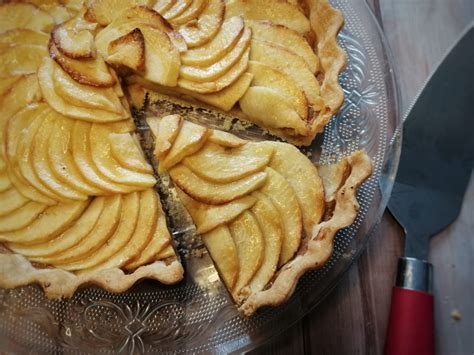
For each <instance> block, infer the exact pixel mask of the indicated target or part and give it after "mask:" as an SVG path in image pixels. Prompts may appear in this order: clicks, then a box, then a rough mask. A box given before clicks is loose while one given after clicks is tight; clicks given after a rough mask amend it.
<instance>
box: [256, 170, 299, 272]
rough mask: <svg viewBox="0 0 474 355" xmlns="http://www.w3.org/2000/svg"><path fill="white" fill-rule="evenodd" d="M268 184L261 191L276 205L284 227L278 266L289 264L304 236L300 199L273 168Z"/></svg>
mask: <svg viewBox="0 0 474 355" xmlns="http://www.w3.org/2000/svg"><path fill="white" fill-rule="evenodd" d="M266 172H267V174H268V178H267V183H266V184H265V185H264V186H263V187H262V189H261V190H260V191H261V192H262V193H263V194H265V195H266V196H267V197H268V198H270V200H271V201H272V202H273V204H274V205H275V207H276V209H277V210H278V212H279V214H280V221H281V222H282V225H283V231H284V234H283V241H282V247H281V254H280V259H279V264H278V266H282V265H284V264H285V263H286V262H288V261H289V260H290V259H291V258H292V257H293V256H294V255H295V253H296V251H297V250H298V248H299V246H300V243H301V237H302V234H303V218H302V214H301V208H300V206H299V204H298V199H297V197H296V194H295V192H294V190H293V188H292V187H291V186H290V184H289V183H288V181H287V180H286V179H285V178H284V177H283V176H282V175H280V174H279V173H277V172H276V171H275V170H273V169H272V168H267V169H266Z"/></svg>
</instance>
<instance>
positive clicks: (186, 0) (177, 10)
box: [162, 0, 193, 21]
mask: <svg viewBox="0 0 474 355" xmlns="http://www.w3.org/2000/svg"><path fill="white" fill-rule="evenodd" d="M192 2H193V0H177V1H176V2H175V3H174V4H173V6H171V7H170V8H169V9H168V10H167V11H166V12H165V13H163V14H162V16H163V17H164V18H165V19H166V20H168V21H170V20H171V19H173V18H175V17H177V16H179V15H181V14H182V13H183V12H184V11H186V10H187V9H188V8H189V7H190V6H191V4H192Z"/></svg>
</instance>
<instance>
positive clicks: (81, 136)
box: [72, 120, 137, 193]
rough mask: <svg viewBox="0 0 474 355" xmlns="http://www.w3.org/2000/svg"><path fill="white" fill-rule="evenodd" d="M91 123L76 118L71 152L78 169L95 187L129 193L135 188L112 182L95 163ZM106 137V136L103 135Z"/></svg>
mask: <svg viewBox="0 0 474 355" xmlns="http://www.w3.org/2000/svg"><path fill="white" fill-rule="evenodd" d="M91 126H92V125H91V124H90V123H87V122H82V121H78V120H76V122H75V124H74V129H73V133H72V154H73V157H74V161H75V163H76V165H77V167H78V168H79V171H80V172H81V173H82V175H83V176H84V177H85V178H86V180H87V182H88V183H90V184H92V185H94V186H96V187H97V188H99V189H101V190H104V191H108V192H113V193H130V192H133V191H136V190H137V188H136V187H134V186H130V185H124V184H120V183H117V182H113V181H112V180H110V179H108V178H107V177H106V176H105V175H103V174H102V173H101V172H100V170H99V169H98V167H97V165H96V164H95V162H94V160H93V157H92V152H91V141H90V132H91ZM104 139H106V137H104Z"/></svg>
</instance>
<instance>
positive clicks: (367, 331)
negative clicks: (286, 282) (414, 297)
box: [252, 0, 474, 355]
mask: <svg viewBox="0 0 474 355" xmlns="http://www.w3.org/2000/svg"><path fill="white" fill-rule="evenodd" d="M368 1H369V4H370V6H371V7H372V9H373V10H374V12H375V14H376V16H377V18H378V19H379V21H380V23H381V24H382V27H383V29H384V32H385V35H386V37H387V39H388V42H389V45H390V47H391V49H392V52H393V56H394V59H395V62H396V66H397V70H398V82H399V86H400V92H401V105H402V111H401V112H406V110H407V108H408V107H409V106H410V104H411V103H412V101H413V99H414V97H415V96H416V94H417V93H418V91H419V90H420V88H421V87H422V86H423V84H424V82H425V80H426V79H427V77H428V75H429V74H430V73H431V71H432V70H434V68H435V67H436V65H437V64H438V63H439V61H440V60H441V59H442V58H443V56H444V54H445V53H446V51H447V50H448V49H449V48H450V47H451V46H452V45H453V44H454V42H455V40H456V39H457V38H458V37H459V35H460V34H461V33H462V32H463V31H464V30H465V29H466V28H467V26H469V25H470V24H471V25H472V21H473V19H474V1H473V0H368ZM473 64H474V63H473ZM473 80H474V78H473ZM473 237H474V177H473V176H472V175H471V182H470V185H469V187H468V190H467V192H466V196H465V199H464V204H463V207H462V211H461V214H460V216H459V217H458V219H457V220H456V221H455V222H454V223H453V224H452V225H451V226H449V227H448V228H447V229H446V230H445V231H443V232H442V233H441V234H439V235H438V236H436V237H434V238H433V239H432V242H431V249H430V256H429V259H430V262H431V263H432V264H433V267H434V295H435V321H436V351H437V354H449V355H457V354H460V355H461V354H469V355H472V354H474V306H473V303H474V298H473V297H474V296H473V295H474V277H473V276H472V273H473V272H474V241H473ZM403 243H404V240H403V233H402V230H401V228H400V227H399V226H398V224H397V223H396V222H395V221H394V219H393V218H392V216H391V215H390V213H388V212H387V211H386V212H385V214H384V216H383V218H382V221H381V223H380V226H379V228H378V231H377V233H376V234H375V235H374V236H373V238H372V240H371V241H370V242H369V245H368V247H367V249H366V251H365V252H364V254H363V255H362V256H361V258H360V259H359V261H358V262H357V263H356V264H354V265H353V267H352V268H351V270H350V271H349V272H348V273H347V274H346V275H345V276H344V279H343V281H342V282H341V283H340V285H339V286H338V287H337V288H336V289H335V290H334V291H333V292H332V294H330V295H329V296H328V298H327V299H326V300H325V301H323V302H322V303H321V304H320V305H319V306H318V307H316V308H315V309H314V310H313V311H312V312H311V313H309V314H308V315H307V316H306V317H304V318H303V319H302V320H301V321H300V322H298V323H297V324H296V325H295V326H293V327H292V328H290V329H289V330H287V331H286V332H285V333H283V334H281V335H279V336H277V337H276V338H275V339H273V340H271V341H270V342H269V343H268V344H267V345H265V346H263V347H261V348H260V349H258V350H257V351H254V352H252V353H265V354H303V353H305V354H310V353H312V354H380V353H382V352H383V346H384V340H385V332H386V327H387V321H388V313H389V308H390V297H391V288H392V285H393V282H394V278H395V273H396V263H397V259H398V257H399V256H400V255H401V254H402V251H403ZM453 310H458V311H459V312H460V315H461V319H460V320H458V321H455V320H453V318H452V317H451V312H452V311H453Z"/></svg>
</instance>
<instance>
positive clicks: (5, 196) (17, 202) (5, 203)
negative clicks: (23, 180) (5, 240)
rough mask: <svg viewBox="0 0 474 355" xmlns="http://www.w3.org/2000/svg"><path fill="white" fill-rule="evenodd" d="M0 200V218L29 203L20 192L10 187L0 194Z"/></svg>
mask: <svg viewBox="0 0 474 355" xmlns="http://www.w3.org/2000/svg"><path fill="white" fill-rule="evenodd" d="M0 200H1V201H2V203H0V216H7V215H9V214H10V213H12V212H13V211H15V210H17V209H18V208H20V207H22V206H23V205H25V204H26V203H28V201H29V200H28V199H27V198H25V197H24V196H23V195H22V194H20V192H19V191H18V190H17V189H16V188H15V187H11V188H10V189H8V190H5V191H2V192H0ZM0 238H1V236H0Z"/></svg>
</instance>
